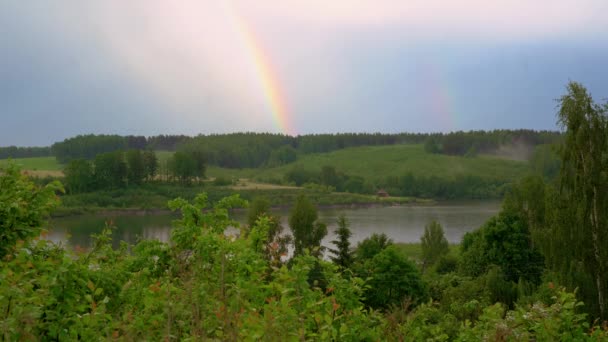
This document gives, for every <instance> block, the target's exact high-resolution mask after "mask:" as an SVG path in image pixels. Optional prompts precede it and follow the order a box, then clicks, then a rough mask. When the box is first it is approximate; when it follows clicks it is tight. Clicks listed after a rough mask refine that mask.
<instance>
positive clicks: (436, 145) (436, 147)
mask: <svg viewBox="0 0 608 342" xmlns="http://www.w3.org/2000/svg"><path fill="white" fill-rule="evenodd" d="M424 150H425V151H426V152H427V153H433V154H437V153H441V143H440V142H439V138H438V137H437V136H434V135H429V137H428V138H426V140H425V141H424Z"/></svg>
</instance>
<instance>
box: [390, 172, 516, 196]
mask: <svg viewBox="0 0 608 342" xmlns="http://www.w3.org/2000/svg"><path fill="white" fill-rule="evenodd" d="M510 185H511V183H510V182H508V181H506V180H500V179H491V178H482V177H476V176H466V175H465V176H456V177H454V178H453V179H443V178H439V177H436V176H429V177H425V176H419V177H416V176H414V175H413V174H412V173H407V174H405V175H403V176H401V177H387V179H386V181H385V182H384V183H381V184H379V187H381V188H383V189H384V190H385V191H387V192H388V193H389V194H391V195H394V196H409V197H418V198H435V199H486V198H501V197H502V196H503V195H504V194H505V192H506V190H507V189H508V187H509V186H510Z"/></svg>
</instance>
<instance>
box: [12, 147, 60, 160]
mask: <svg viewBox="0 0 608 342" xmlns="http://www.w3.org/2000/svg"><path fill="white" fill-rule="evenodd" d="M50 155H51V148H50V147H17V146H7V147H0V159H7V158H33V157H49V156H50Z"/></svg>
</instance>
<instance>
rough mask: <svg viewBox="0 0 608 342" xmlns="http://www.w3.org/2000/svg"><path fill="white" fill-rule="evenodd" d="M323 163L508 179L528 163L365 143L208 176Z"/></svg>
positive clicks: (383, 173)
mask: <svg viewBox="0 0 608 342" xmlns="http://www.w3.org/2000/svg"><path fill="white" fill-rule="evenodd" d="M325 165H330V166H333V167H334V168H335V169H336V170H337V171H341V172H344V173H346V174H348V175H353V176H361V177H363V178H365V179H369V180H372V181H373V180H379V179H384V178H386V177H387V176H401V175H404V174H406V173H408V172H411V173H412V174H413V175H414V176H437V177H440V178H453V177H455V176H461V175H469V176H478V177H486V178H495V179H501V180H506V181H512V180H516V179H519V178H520V177H522V176H523V175H524V174H525V173H526V171H527V170H528V164H527V163H526V162H522V161H515V160H508V159H505V158H501V157H494V156H477V157H473V158H467V157H459V156H446V155H442V154H429V153H426V152H425V151H424V148H423V146H422V145H391V146H366V147H356V148H348V149H344V150H338V151H334V152H330V153H319V154H310V155H304V156H302V157H300V159H299V160H298V161H296V162H295V163H292V164H288V165H283V166H281V167H275V168H260V169H240V170H234V169H224V168H218V167H209V169H208V175H209V176H211V177H216V176H220V175H221V176H224V177H231V178H248V179H253V180H257V181H261V182H265V181H268V180H281V179H283V177H284V175H285V173H287V172H288V171H289V170H291V169H292V168H294V167H299V168H304V169H307V170H311V171H319V170H321V168H322V167H323V166H325Z"/></svg>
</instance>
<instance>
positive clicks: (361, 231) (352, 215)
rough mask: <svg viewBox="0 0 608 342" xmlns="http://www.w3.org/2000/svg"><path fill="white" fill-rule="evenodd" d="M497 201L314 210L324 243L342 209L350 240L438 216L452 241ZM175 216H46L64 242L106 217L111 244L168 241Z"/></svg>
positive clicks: (411, 229)
mask: <svg viewBox="0 0 608 342" xmlns="http://www.w3.org/2000/svg"><path fill="white" fill-rule="evenodd" d="M499 209H500V202H496V201H490V202H488V201H484V202H462V203H447V204H437V205H425V206H395V207H363V208H340V209H335V208H327V209H320V210H319V218H320V220H321V221H323V222H325V223H326V224H327V225H328V231H329V234H328V236H327V237H326V238H325V240H324V243H323V244H324V245H328V243H329V241H331V240H333V239H334V234H333V231H334V230H335V229H336V219H337V217H338V216H339V215H340V214H342V213H343V214H345V215H346V217H347V218H348V220H349V221H350V229H351V230H352V232H353V236H352V238H351V243H352V244H353V245H355V244H356V243H357V242H359V241H361V240H363V239H365V238H366V237H368V236H370V235H371V234H373V233H385V234H386V235H387V236H388V237H390V238H391V239H393V240H394V241H395V242H419V241H420V236H421V235H422V233H423V232H424V226H425V225H426V224H427V223H428V222H429V221H431V220H437V221H439V222H440V223H441V224H442V225H443V227H444V230H445V234H446V238H447V239H448V241H450V242H451V243H458V242H460V240H461V238H462V236H463V235H464V233H465V232H468V231H471V230H473V229H475V228H478V227H479V226H480V225H482V224H483V223H484V222H485V221H486V220H487V219H488V218H490V217H491V216H493V215H495V214H496V213H498V210H499ZM275 214H278V215H281V218H282V221H283V226H284V227H285V231H286V232H287V231H288V228H287V227H288V224H287V217H288V215H289V211H288V210H277V211H275ZM177 217H178V216H176V215H170V214H148V215H132V214H131V215H125V214H111V215H110V214H95V215H81V216H74V217H67V218H57V219H53V220H52V221H51V222H50V224H49V225H50V228H49V234H48V238H49V239H50V240H52V241H54V242H61V243H62V244H64V245H68V246H72V247H75V246H80V247H84V248H86V247H88V246H90V244H91V238H90V236H91V234H97V233H99V232H101V230H102V229H103V227H104V225H105V222H106V221H112V222H113V224H114V226H116V227H117V229H116V230H115V231H114V236H113V238H114V242H115V245H118V243H119V242H120V241H121V240H124V241H127V242H129V243H135V242H137V241H138V240H139V239H159V240H162V241H167V240H168V239H169V236H170V231H171V221H172V220H174V219H176V218H177ZM233 218H234V219H235V220H237V221H239V222H240V223H244V222H245V221H246V212H245V211H236V212H234V213H233Z"/></svg>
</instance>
